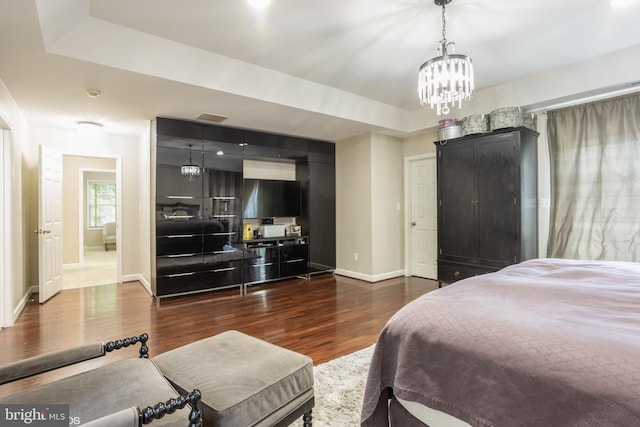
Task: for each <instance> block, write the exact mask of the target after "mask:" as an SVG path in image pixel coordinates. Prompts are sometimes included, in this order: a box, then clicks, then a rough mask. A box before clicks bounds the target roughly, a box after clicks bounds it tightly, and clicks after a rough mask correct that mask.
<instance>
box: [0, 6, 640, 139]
mask: <svg viewBox="0 0 640 427" xmlns="http://www.w3.org/2000/svg"><path fill="white" fill-rule="evenodd" d="M609 3H610V0H562V1H558V0H518V1H513V0H493V1H491V2H486V1H485V2H482V1H480V0H454V1H453V2H452V3H450V4H449V5H448V6H447V9H446V11H447V13H446V16H447V38H448V39H449V41H454V42H455V43H456V48H457V53H464V54H467V55H469V56H470V57H471V58H472V60H473V63H474V68H475V75H476V82H475V83H476V94H475V96H474V98H476V99H477V100H480V99H482V97H483V94H485V93H486V94H489V93H490V92H491V88H497V87H510V86H509V82H514V81H527V79H531V78H532V77H531V76H535V75H545V73H548V72H549V71H553V70H556V69H562V68H563V67H564V68H566V67H571V66H572V64H579V63H585V61H586V63H588V62H589V61H593V60H594V59H595V58H601V57H606V55H610V54H611V53H612V52H616V51H621V50H624V49H636V48H637V47H640V25H638V22H639V21H640V19H639V18H640V3H637V4H635V5H633V6H631V7H629V8H626V9H613V8H611V7H610V4H609ZM440 19H441V9H440V8H439V7H437V6H435V5H434V3H433V1H432V0H322V1H311V0H271V5H270V6H269V7H268V8H267V9H265V10H263V11H258V10H255V9H253V8H252V7H250V6H249V5H248V3H247V2H246V1H244V0H180V1H178V0H0V79H1V80H3V81H4V83H5V85H6V86H7V88H8V89H9V92H10V93H11V94H12V96H13V98H14V99H15V100H16V103H17V104H18V106H19V107H20V109H21V110H22V111H23V112H24V114H25V116H26V117H27V119H28V121H29V122H30V123H32V124H34V125H43V126H63V127H64V126H70V125H73V124H74V123H75V122H76V121H77V120H91V121H100V122H103V123H104V124H105V127H104V129H105V131H110V132H116V133H128V134H140V132H141V131H142V129H144V128H145V127H146V126H148V122H149V120H151V119H152V118H154V117H156V116H170V117H180V118H185V119H195V118H196V117H197V116H198V115H199V114H200V113H202V112H207V113H213V114H220V115H224V116H228V117H229V119H228V120H227V121H225V122H224V123H225V124H227V125H232V126H241V127H251V128H256V129H265V130H270V131H275V132H282V133H290V134H297V135H303V136H310V137H316V138H322V139H331V140H337V139H342V138H345V137H348V136H353V135H357V134H361V133H365V132H371V131H376V132H383V133H389V134H397V135H408V134H411V133H414V132H416V131H420V130H421V129H422V128H424V127H428V126H432V125H433V124H434V123H436V121H437V119H438V117H437V116H436V115H435V112H433V111H431V110H428V109H427V110H425V109H422V108H420V107H419V104H418V100H417V85H416V79H417V70H418V67H419V66H420V64H422V62H424V61H425V60H427V59H429V58H430V57H432V56H435V53H436V52H435V49H436V47H437V45H438V40H439V39H440V37H441V23H440ZM636 51H637V50H633V52H636ZM635 61H636V62H635V63H634V66H637V68H636V70H634V72H635V75H636V76H638V77H637V78H640V63H638V62H637V61H638V60H635ZM577 78H579V76H577ZM611 83H612V82H610V81H608V80H606V79H603V82H602V84H603V85H608V84H611ZM613 83H620V82H613ZM629 83H630V82H629ZM89 88H92V89H98V90H100V91H101V92H102V94H101V96H99V97H98V98H96V99H90V98H89V97H87V96H86V95H85V93H84V92H85V90H86V89H89ZM584 88H585V89H588V90H595V89H597V88H596V87H594V86H593V84H591V86H585V87H584ZM559 95H563V96H567V95H568V94H559ZM484 96H485V99H488V98H489V95H484ZM541 96H542V95H541ZM516 99H517V98H516ZM523 99H524V98H523ZM531 99H533V100H535V101H538V102H541V101H544V99H536V98H535V97H533V98H531ZM489 104H490V103H488V104H487V105H489ZM416 123H420V124H416Z"/></svg>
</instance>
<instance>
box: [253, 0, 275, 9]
mask: <svg viewBox="0 0 640 427" xmlns="http://www.w3.org/2000/svg"><path fill="white" fill-rule="evenodd" d="M270 1H271V0H249V4H250V5H251V6H253V7H255V8H256V9H264V8H265V7H267V6H269V2H270Z"/></svg>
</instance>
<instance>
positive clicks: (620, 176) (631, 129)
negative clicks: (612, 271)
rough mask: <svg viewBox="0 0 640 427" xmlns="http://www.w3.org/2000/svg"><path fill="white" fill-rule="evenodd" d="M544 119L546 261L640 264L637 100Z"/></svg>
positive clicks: (581, 107)
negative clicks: (548, 213) (546, 151)
mask: <svg viewBox="0 0 640 427" xmlns="http://www.w3.org/2000/svg"><path fill="white" fill-rule="evenodd" d="M547 116H548V124H547V130H548V136H549V138H548V139H549V155H550V160H551V223H550V230H549V244H548V250H547V256H549V257H557V258H574V259H586V260H618V261H635V262H640V94H632V95H627V96H621V97H617V98H612V99H607V100H602V101H597V102H593V103H589V104H583V105H578V106H575V107H569V108H564V109H560V110H555V111H549V112H548V113H547Z"/></svg>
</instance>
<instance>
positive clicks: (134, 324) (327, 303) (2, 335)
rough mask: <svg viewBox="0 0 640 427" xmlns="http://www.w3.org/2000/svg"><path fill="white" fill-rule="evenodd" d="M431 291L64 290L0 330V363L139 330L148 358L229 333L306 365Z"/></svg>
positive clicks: (421, 287)
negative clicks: (164, 294)
mask: <svg viewBox="0 0 640 427" xmlns="http://www.w3.org/2000/svg"><path fill="white" fill-rule="evenodd" d="M436 288H437V283H436V282H435V281H433V280H427V279H420V278H415V277H401V278H396V279H390V280H386V281H382V282H377V283H368V282H363V281H359V280H355V279H350V278H345V277H342V276H338V275H335V276H334V275H332V274H321V275H317V276H314V277H312V279H311V280H309V281H304V280H297V279H296V280H289V281H283V282H278V283H272V284H268V285H261V286H254V287H250V288H249V289H248V291H247V292H246V294H244V295H242V294H241V293H240V291H239V290H237V289H235V290H225V291H218V292H210V293H206V294H199V295H192V296H186V297H178V298H171V299H166V300H162V301H161V302H159V303H158V302H156V301H155V300H154V299H152V298H151V297H150V296H149V294H148V293H147V292H146V291H145V290H144V288H143V287H142V285H141V284H140V283H139V282H130V283H125V284H120V285H103V286H96V287H89V288H82V289H72V290H64V291H62V292H60V293H59V294H58V295H56V296H55V297H53V298H52V299H51V300H49V301H48V302H46V303H44V304H38V302H37V296H35V298H33V299H32V300H31V301H29V303H28V304H27V306H26V308H25V309H24V311H23V312H22V314H21V315H20V317H19V318H18V320H17V322H16V324H15V326H13V327H11V328H7V329H3V330H2V331H0V364H5V363H8V362H12V361H15V360H20V359H22V358H25V357H29V356H34V355H37V354H41V353H44V352H48V351H54V350H58V349H62V348H67V347H69V346H72V345H76V344H81V343H87V342H93V341H109V340H113V339H118V338H123V337H127V336H133V335H138V334H140V333H142V332H147V333H149V335H150V338H149V343H148V344H149V349H150V351H149V352H150V355H151V356H152V357H153V356H154V355H157V354H160V353H162V352H165V351H167V350H171V349H173V348H176V347H178V346H181V345H183V344H187V343H189V342H193V341H196V340H198V339H201V338H205V337H208V336H211V335H215V334H217V333H219V332H222V331H225V330H229V329H237V330H239V331H242V332H244V333H247V334H250V335H253V336H255V337H258V338H261V339H264V340H266V341H269V342H271V343H273V344H276V345H280V346H282V347H286V348H289V349H291V350H294V351H298V352H300V353H304V354H306V355H308V356H310V357H311V358H312V359H313V361H314V364H320V363H324V362H327V361H329V360H332V359H334V358H336V357H339V356H342V355H345V354H349V353H352V352H354V351H356V350H359V349H362V348H364V347H367V346H369V345H370V344H372V343H374V342H375V341H376V338H377V336H378V333H379V332H380V330H381V329H382V327H383V326H384V325H385V323H386V322H387V320H388V319H389V318H390V317H391V316H392V315H393V314H394V313H395V312H396V311H397V310H398V309H399V308H400V307H402V306H403V305H405V304H406V303H408V302H410V301H412V300H414V299H415V298H417V297H419V296H421V295H423V294H425V293H427V292H429V291H431V290H433V289H436ZM135 354H136V353H135V350H131V349H124V350H120V351H118V352H115V353H110V354H108V355H107V356H106V357H102V358H99V359H95V360H94V361H90V362H85V363H84V364H82V366H73V367H68V368H63V369H59V370H57V371H55V372H54V373H48V374H44V375H40V376H38V377H35V378H31V379H26V380H22V381H17V382H15V383H12V384H6V385H4V386H0V396H2V395H6V394H9V393H11V392H14V391H17V390H21V389H24V388H27V387H30V386H32V385H34V384H39V383H44V382H48V381H51V380H54V379H57V378H59V377H62V376H66V375H69V374H71V373H74V372H78V371H82V370H86V369H91V368H93V367H95V366H100V365H103V364H105V363H108V362H109V361H113V360H116V359H120V358H125V357H132V356H135Z"/></svg>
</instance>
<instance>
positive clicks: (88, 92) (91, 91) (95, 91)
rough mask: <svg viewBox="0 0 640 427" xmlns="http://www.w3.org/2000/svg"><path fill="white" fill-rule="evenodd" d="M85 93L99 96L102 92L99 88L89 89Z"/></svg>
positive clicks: (89, 95)
mask: <svg viewBox="0 0 640 427" xmlns="http://www.w3.org/2000/svg"><path fill="white" fill-rule="evenodd" d="M84 93H86V94H87V96H88V97H89V98H97V97H99V96H100V93H101V92H100V91H99V90H98V89H87V90H85V91H84Z"/></svg>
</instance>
